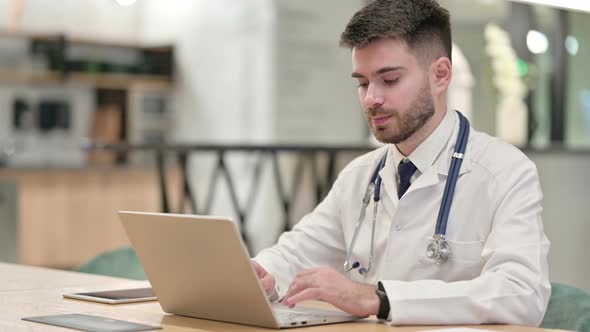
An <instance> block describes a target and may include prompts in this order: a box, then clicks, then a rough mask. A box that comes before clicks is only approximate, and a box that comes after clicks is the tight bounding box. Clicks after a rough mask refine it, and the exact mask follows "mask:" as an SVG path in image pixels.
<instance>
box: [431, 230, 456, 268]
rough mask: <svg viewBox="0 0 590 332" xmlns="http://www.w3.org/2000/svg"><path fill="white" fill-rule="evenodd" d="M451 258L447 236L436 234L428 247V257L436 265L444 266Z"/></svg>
mask: <svg viewBox="0 0 590 332" xmlns="http://www.w3.org/2000/svg"><path fill="white" fill-rule="evenodd" d="M449 256H451V247H450V246H449V243H448V242H447V240H445V236H444V235H441V234H436V235H434V237H433V238H432V240H430V243H429V244H428V247H426V257H428V258H430V259H432V260H433V261H434V262H435V263H436V264H443V263H444V262H446V261H447V260H448V259H449Z"/></svg>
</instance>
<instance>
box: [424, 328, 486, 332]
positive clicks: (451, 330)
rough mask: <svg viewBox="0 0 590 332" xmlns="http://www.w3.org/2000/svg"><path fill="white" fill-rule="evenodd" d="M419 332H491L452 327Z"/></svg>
mask: <svg viewBox="0 0 590 332" xmlns="http://www.w3.org/2000/svg"><path fill="white" fill-rule="evenodd" d="M418 332H490V330H482V329H472V328H468V327H451V328H448V329H436V330H421V331H418Z"/></svg>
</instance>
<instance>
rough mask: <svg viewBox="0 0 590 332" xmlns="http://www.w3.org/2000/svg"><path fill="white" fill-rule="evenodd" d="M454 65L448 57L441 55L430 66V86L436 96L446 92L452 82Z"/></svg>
mask: <svg viewBox="0 0 590 332" xmlns="http://www.w3.org/2000/svg"><path fill="white" fill-rule="evenodd" d="M452 76H453V65H452V64H451V61H450V60H449V58H447V57H440V58H438V59H437V60H436V61H434V62H433V63H432V65H431V66H430V86H431V87H432V90H433V91H432V92H433V93H434V95H435V96H439V95H441V94H442V93H444V92H446V91H447V89H448V88H449V85H450V84H451V77H452Z"/></svg>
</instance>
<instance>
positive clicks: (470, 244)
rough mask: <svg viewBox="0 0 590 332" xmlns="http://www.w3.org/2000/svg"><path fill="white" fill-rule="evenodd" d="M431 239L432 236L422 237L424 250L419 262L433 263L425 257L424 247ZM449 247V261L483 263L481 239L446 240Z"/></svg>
mask: <svg viewBox="0 0 590 332" xmlns="http://www.w3.org/2000/svg"><path fill="white" fill-rule="evenodd" d="M431 241H432V238H423V240H422V242H423V248H424V250H423V251H422V253H421V254H420V262H422V263H433V261H432V260H431V259H429V258H428V257H426V247H427V246H428V244H429V243H430V242H431ZM447 242H448V243H449V247H450V248H451V255H450V256H449V261H452V262H454V263H458V264H483V263H484V261H483V258H482V257H481V252H482V250H483V241H457V240H447Z"/></svg>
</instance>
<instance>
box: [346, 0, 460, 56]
mask: <svg viewBox="0 0 590 332" xmlns="http://www.w3.org/2000/svg"><path fill="white" fill-rule="evenodd" d="M450 19H451V17H450V14H449V12H448V11H447V10H446V9H444V8H443V7H441V6H440V5H439V4H438V3H437V2H436V1H435V0H375V1H373V2H371V3H369V4H368V5H367V6H365V7H364V8H363V9H361V10H359V11H358V12H357V13H356V14H354V16H353V17H352V18H351V19H350V21H349V22H348V25H347V26H346V29H345V30H344V32H343V33H342V35H341V36H340V45H341V46H343V47H348V48H356V47H358V48H362V47H365V46H367V45H368V44H369V43H371V42H372V41H374V40H377V39H381V38H399V39H401V40H403V41H405V42H406V43H407V44H408V46H409V47H410V49H411V50H412V51H413V52H414V54H415V55H416V56H417V57H418V59H420V60H422V62H423V63H427V64H430V63H431V62H432V61H433V60H435V59H437V58H438V57H440V56H446V57H447V58H449V60H451V51H452V45H451V22H450Z"/></svg>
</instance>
